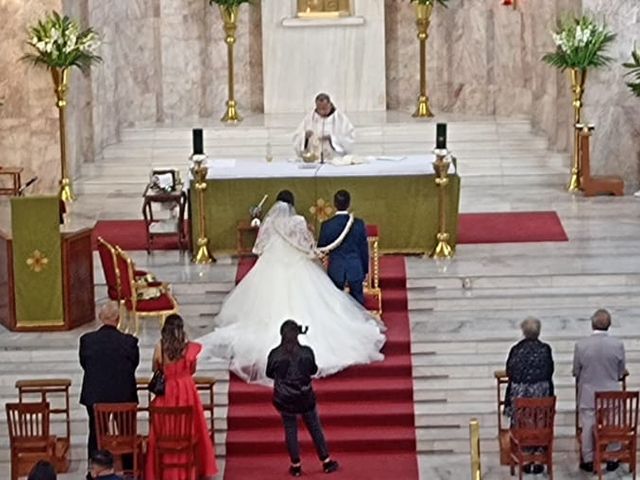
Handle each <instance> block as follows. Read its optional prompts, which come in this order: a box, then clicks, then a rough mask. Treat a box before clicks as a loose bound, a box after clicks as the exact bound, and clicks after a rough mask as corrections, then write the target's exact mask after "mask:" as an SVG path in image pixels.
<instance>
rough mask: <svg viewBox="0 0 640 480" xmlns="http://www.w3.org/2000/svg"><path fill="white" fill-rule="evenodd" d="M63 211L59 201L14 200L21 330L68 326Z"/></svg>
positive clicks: (15, 270)
mask: <svg viewBox="0 0 640 480" xmlns="http://www.w3.org/2000/svg"><path fill="white" fill-rule="evenodd" d="M59 208H60V206H59V201H58V198H57V197H26V198H12V199H11V231H12V244H13V276H14V284H15V302H16V323H17V326H18V327H45V326H54V325H63V324H64V312H63V299H62V251H61V246H60V241H61V240H60V225H59V220H60V215H59V210H58V209H59Z"/></svg>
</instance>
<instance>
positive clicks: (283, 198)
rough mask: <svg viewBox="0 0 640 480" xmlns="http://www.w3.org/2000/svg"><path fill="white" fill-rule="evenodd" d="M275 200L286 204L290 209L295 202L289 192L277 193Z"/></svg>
mask: <svg viewBox="0 0 640 480" xmlns="http://www.w3.org/2000/svg"><path fill="white" fill-rule="evenodd" d="M276 200H277V201H278V202H284V203H288V204H289V205H291V206H292V207H293V206H294V205H295V200H294V197H293V193H291V191H290V190H281V191H280V193H278V196H277V197H276Z"/></svg>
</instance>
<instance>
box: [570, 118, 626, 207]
mask: <svg viewBox="0 0 640 480" xmlns="http://www.w3.org/2000/svg"><path fill="white" fill-rule="evenodd" d="M576 129H578V130H579V136H580V145H579V148H580V149H579V154H580V165H581V175H582V180H581V181H582V190H583V192H584V195H585V196H586V197H591V196H594V195H601V194H608V195H616V196H622V195H624V181H623V180H622V178H620V177H618V176H615V175H606V176H604V175H598V176H595V175H591V153H590V151H591V148H590V145H589V144H590V139H591V131H592V130H593V127H590V126H588V125H581V124H578V125H576Z"/></svg>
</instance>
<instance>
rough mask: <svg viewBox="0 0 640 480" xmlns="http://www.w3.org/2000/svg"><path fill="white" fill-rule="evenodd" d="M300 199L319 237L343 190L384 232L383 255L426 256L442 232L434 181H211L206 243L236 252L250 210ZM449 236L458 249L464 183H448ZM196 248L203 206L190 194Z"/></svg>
mask: <svg viewBox="0 0 640 480" xmlns="http://www.w3.org/2000/svg"><path fill="white" fill-rule="evenodd" d="M284 188H286V189H289V190H291V191H292V192H293V194H294V195H295V199H296V210H297V211H298V213H299V214H301V215H304V216H305V217H306V218H307V221H308V222H309V223H310V224H311V225H314V226H315V227H316V229H315V230H316V232H319V223H320V221H322V220H326V219H327V218H329V217H330V216H332V215H333V213H334V209H333V195H334V193H335V192H336V191H337V190H339V189H346V190H349V192H350V193H351V207H352V208H351V210H352V211H353V213H354V214H355V215H357V216H358V217H361V218H362V219H364V221H365V222H366V223H369V224H376V225H378V226H379V227H380V248H381V250H382V251H383V252H397V253H425V252H430V251H431V250H432V249H433V248H434V247H435V245H436V243H437V242H436V234H437V232H438V218H439V217H438V187H437V186H436V183H435V176H434V175H407V176H380V177H317V178H255V179H229V180H226V179H225V180H217V179H216V180H207V188H206V190H205V210H206V215H207V231H206V234H207V238H208V239H209V248H210V249H211V250H212V251H225V252H234V251H235V247H236V238H237V235H238V234H237V224H238V222H239V221H240V220H244V221H248V220H249V218H250V215H249V208H250V207H251V206H252V205H256V204H257V203H258V202H259V201H260V199H261V198H262V196H263V195H264V194H268V195H269V200H268V201H267V202H266V205H265V207H264V213H266V212H267V211H268V210H269V208H270V206H271V205H272V204H273V202H274V201H275V198H276V195H277V194H278V192H279V191H280V190H282V189H284ZM446 194H447V200H448V205H447V211H446V222H447V226H446V228H447V232H448V233H449V234H450V242H449V243H450V245H451V246H455V244H456V239H457V230H458V203H459V199H460V177H458V176H457V175H452V176H450V177H449V185H448V186H447V190H446ZM191 206H192V207H191V208H192V210H191V218H192V226H193V229H192V234H193V239H194V245H195V244H196V240H197V237H198V221H197V219H198V214H199V212H198V202H197V196H196V191H195V190H194V189H192V190H191Z"/></svg>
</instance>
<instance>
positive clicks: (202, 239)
mask: <svg viewBox="0 0 640 480" xmlns="http://www.w3.org/2000/svg"><path fill="white" fill-rule="evenodd" d="M206 159H207V156H206V155H200V154H194V155H192V156H191V161H192V162H193V165H192V166H191V169H190V170H191V175H192V176H193V179H194V188H195V189H196V194H197V196H198V240H197V242H196V245H197V250H196V254H195V255H194V256H193V262H194V263H197V264H207V263H211V262H215V261H216V259H215V258H214V257H213V256H212V255H211V254H210V253H209V239H208V238H207V216H206V213H205V208H204V192H205V190H206V189H207V173H208V171H209V169H208V168H207V166H206V164H205V161H206Z"/></svg>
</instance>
